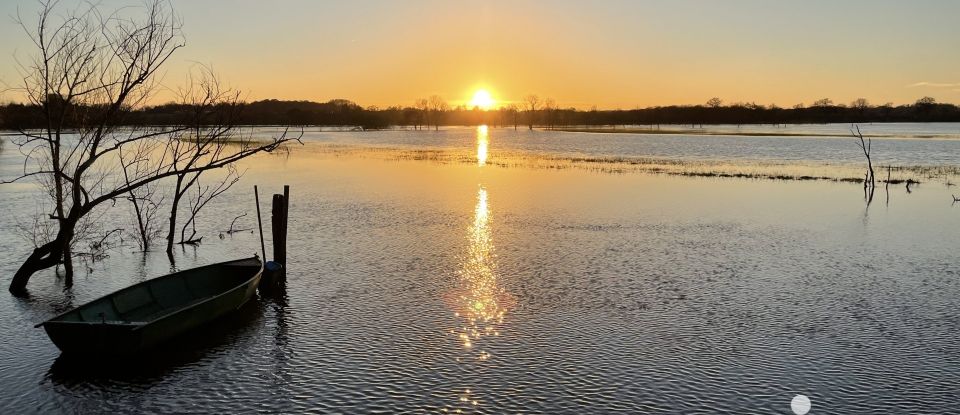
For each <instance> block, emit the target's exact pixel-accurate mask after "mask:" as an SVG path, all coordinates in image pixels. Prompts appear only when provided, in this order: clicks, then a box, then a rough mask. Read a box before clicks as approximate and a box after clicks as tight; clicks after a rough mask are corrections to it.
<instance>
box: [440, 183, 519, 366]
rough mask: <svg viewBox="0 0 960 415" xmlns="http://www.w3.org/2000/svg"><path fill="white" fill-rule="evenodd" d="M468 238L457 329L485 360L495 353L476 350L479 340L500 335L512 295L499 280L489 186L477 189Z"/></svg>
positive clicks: (461, 338)
mask: <svg viewBox="0 0 960 415" xmlns="http://www.w3.org/2000/svg"><path fill="white" fill-rule="evenodd" d="M468 239H469V242H470V244H469V248H468V250H467V254H466V255H465V256H464V257H463V260H462V261H461V264H460V270H459V273H458V274H459V277H460V283H461V291H460V293H459V295H458V297H457V302H456V306H455V307H456V312H455V313H454V314H455V316H456V317H459V318H460V319H461V320H462V321H463V323H464V324H463V326H462V327H461V328H460V329H459V330H457V336H458V338H459V340H460V342H461V343H462V344H463V347H464V349H466V350H471V351H474V352H475V356H474V358H476V360H479V361H484V360H488V359H490V358H491V355H490V353H488V352H487V351H484V350H474V347H475V346H476V344H475V343H476V342H477V341H478V340H479V339H480V338H482V337H483V336H499V335H500V329H499V326H500V324H502V323H503V318H504V315H505V314H506V312H507V309H508V307H509V303H510V296H509V294H507V292H506V291H505V290H504V289H503V288H502V287H500V285H499V284H498V275H497V270H496V254H495V253H494V245H493V240H492V238H491V219H490V209H489V206H488V202H487V190H486V189H484V188H482V187H481V188H480V189H479V190H478V191H477V203H476V207H475V208H474V216H473V223H472V224H471V225H470V227H469V229H468Z"/></svg>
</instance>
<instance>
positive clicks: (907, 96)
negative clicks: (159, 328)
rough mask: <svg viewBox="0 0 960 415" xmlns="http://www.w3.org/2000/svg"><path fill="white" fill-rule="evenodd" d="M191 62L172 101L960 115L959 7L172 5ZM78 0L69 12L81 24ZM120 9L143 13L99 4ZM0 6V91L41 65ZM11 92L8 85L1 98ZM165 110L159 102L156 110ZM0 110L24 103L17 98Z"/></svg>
mask: <svg viewBox="0 0 960 415" xmlns="http://www.w3.org/2000/svg"><path fill="white" fill-rule="evenodd" d="M171 2H172V4H173V6H174V8H175V9H176V12H177V13H178V14H179V15H180V17H181V18H182V20H183V25H184V26H183V32H184V36H185V38H186V47H185V48H183V49H181V50H180V51H178V52H177V54H176V55H175V56H174V58H173V59H172V60H171V61H170V62H169V64H168V65H167V66H166V68H165V71H164V77H163V85H165V86H167V87H169V88H175V87H176V86H177V85H178V84H179V83H181V81H182V80H183V79H184V74H185V73H186V72H187V71H188V70H189V68H191V67H195V66H196V65H197V64H204V65H209V66H211V67H212V68H213V69H214V71H215V72H216V73H218V74H219V75H220V76H221V77H222V79H223V80H225V81H226V82H227V83H228V84H229V85H231V86H232V87H235V88H237V89H239V90H241V91H243V93H244V96H245V97H246V99H247V100H257V99H267V98H276V99H291V100H293V99H296V100H312V101H326V100H329V99H334V98H345V99H350V100H352V101H355V102H357V103H358V104H360V105H363V106H370V105H376V106H380V107H385V106H391V105H411V104H412V103H413V102H414V100H416V99H417V98H422V97H427V96H430V95H440V96H442V97H444V98H445V99H447V100H448V101H449V102H451V103H452V104H454V105H456V104H459V103H463V102H464V101H467V100H469V99H470V96H472V95H473V94H474V92H475V91H476V90H477V89H480V88H484V89H487V90H488V91H490V93H491V94H492V95H493V98H494V99H495V100H497V101H498V102H499V103H505V102H517V101H520V100H521V99H522V97H523V96H524V95H527V94H531V93H532V94H537V95H540V96H541V97H551V98H553V99H554V100H555V101H556V103H557V104H558V105H559V106H562V107H576V108H590V107H591V106H596V107H597V108H601V109H604V108H609V109H612V108H636V107H647V106H657V105H674V104H677V105H689V104H702V103H704V102H706V101H707V100H708V99H710V98H711V97H720V98H721V99H723V100H724V102H726V103H733V102H755V103H758V104H764V105H767V104H771V103H775V104H778V105H780V106H784V107H789V106H793V105H794V104H797V103H805V104H807V105H809V104H810V103H812V102H813V101H815V100H817V99H820V98H830V99H832V100H833V101H834V102H837V103H849V102H850V101H853V100H854V99H856V98H861V97H863V98H867V99H868V100H869V101H870V102H871V103H874V104H883V103H887V102H892V103H894V104H904V103H912V102H914V101H915V100H916V99H918V98H920V97H922V96H932V97H934V98H936V99H937V101H939V102H952V103H960V25H958V24H956V17H957V16H960V1H947V0H943V1H935V0H926V1H924V0H916V1H909V2H907V1H885V0H870V1H857V0H846V1H835V0H833V1H820V0H805V1H780V0H726V1H706V0H704V1H693V0H670V1H667V0H663V1H644V0H632V1H612V0H611V1H604V0H591V1H546V0H543V1H535V0H513V1H499V0H491V1H433V0H405V1H399V0H397V1H372V0H352V1H313V0H274V1H254V0H202V1H197V0H171ZM79 3H80V0H62V1H61V6H62V7H64V8H65V9H69V8H71V7H73V6H74V5H76V4H79ZM99 3H100V4H101V7H102V8H103V9H106V10H110V9H113V8H116V7H122V6H124V5H129V4H140V3H137V2H136V1H131V0H100V1H99ZM18 8H19V10H20V14H21V15H22V16H24V17H26V18H29V16H32V14H33V12H34V11H35V10H36V9H37V5H36V2H35V1H33V0H4V1H3V2H2V4H0V82H3V83H4V84H6V85H9V86H16V85H17V83H18V82H19V76H18V75H17V71H16V60H15V56H16V57H18V58H19V59H21V60H23V59H24V58H25V57H28V56H30V55H31V54H32V53H33V52H34V51H33V49H32V48H31V45H30V43H29V42H28V39H27V38H26V36H25V35H24V34H23V31H22V29H21V28H20V27H19V26H17V24H16V23H15V20H14V16H16V14H17V10H18ZM0 85H3V84H0ZM165 97H167V95H165V94H163V93H161V94H158V96H157V98H156V99H157V100H164V99H166V98H165ZM0 100H2V101H10V100H17V97H16V93H15V91H11V90H6V91H3V92H0Z"/></svg>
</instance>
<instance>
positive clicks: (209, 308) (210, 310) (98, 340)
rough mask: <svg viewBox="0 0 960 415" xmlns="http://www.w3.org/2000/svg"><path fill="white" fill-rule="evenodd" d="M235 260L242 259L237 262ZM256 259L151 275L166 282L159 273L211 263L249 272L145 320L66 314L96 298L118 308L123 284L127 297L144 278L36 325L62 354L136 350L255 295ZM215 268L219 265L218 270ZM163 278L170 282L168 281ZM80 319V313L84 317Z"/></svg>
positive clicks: (185, 275) (219, 314)
mask: <svg viewBox="0 0 960 415" xmlns="http://www.w3.org/2000/svg"><path fill="white" fill-rule="evenodd" d="M235 264H241V265H240V266H237V265H235ZM256 264H257V267H258V269H257V270H251V269H250V266H252V265H253V263H252V261H251V260H241V261H232V262H227V263H221V264H215V265H213V266H208V267H201V268H198V269H195V270H188V271H185V272H183V273H178V274H182V275H179V276H178V274H171V275H168V276H164V277H160V278H157V279H155V280H154V281H158V282H160V283H165V282H163V281H161V279H163V278H172V277H174V276H175V277H178V278H190V277H191V275H190V274H191V273H194V274H196V273H197V272H198V270H199V272H202V271H203V269H204V268H210V267H216V266H221V267H223V266H226V267H227V268H226V269H227V272H229V271H230V270H231V268H233V269H234V270H235V271H237V272H249V273H252V276H250V277H249V278H243V279H242V280H241V282H240V283H239V284H237V285H235V286H231V287H229V289H226V290H224V291H222V292H219V293H216V294H215V295H208V296H202V297H199V298H192V299H186V300H183V301H186V303H185V304H184V305H183V306H182V307H179V308H174V309H160V310H159V311H156V312H154V314H159V315H158V316H155V318H152V319H150V320H148V321H121V320H120V318H121V317H120V316H122V314H120V316H117V317H114V318H113V319H111V320H107V319H106V318H105V317H103V313H98V314H97V315H99V316H101V318H102V320H101V321H72V320H75V319H77V318H71V316H79V315H82V314H83V311H84V308H85V307H86V308H88V309H89V308H92V307H94V306H91V305H92V304H95V303H97V302H100V303H105V302H107V301H109V303H110V305H112V306H113V310H118V309H119V310H122V309H123V307H122V306H123V305H124V304H123V302H122V301H118V298H122V297H120V296H122V295H125V293H124V292H125V291H128V290H133V291H132V292H131V293H130V294H126V296H127V297H130V296H132V295H136V294H137V293H136V290H137V289H138V288H137V287H138V286H141V285H143V284H147V283H149V282H145V283H141V284H137V285H136V286H134V287H130V288H127V289H125V290H121V291H118V292H117V293H113V294H110V295H108V296H107V297H104V298H101V299H98V300H95V301H93V302H91V303H88V304H85V305H83V306H80V307H78V308H77V309H74V310H71V311H70V312H67V313H64V314H62V315H61V316H58V317H55V318H53V319H51V320H48V321H46V322H44V323H41V325H42V326H43V328H44V330H46V332H47V335H48V336H49V337H50V339H51V340H52V341H53V343H54V344H55V345H56V346H57V347H58V348H59V349H60V351H61V352H63V353H65V354H81V355H82V354H89V355H128V354H137V353H140V352H143V351H146V350H149V349H151V348H154V347H156V346H158V345H160V344H163V343H165V342H166V341H168V340H171V339H173V338H176V337H177V336H180V335H182V334H184V333H186V332H188V331H190V330H192V329H196V328H198V327H201V326H204V325H206V324H208V323H211V322H213V321H214V320H216V319H218V318H221V317H223V316H225V315H227V314H229V313H231V312H233V311H235V310H237V309H238V308H240V307H241V306H243V305H244V304H245V303H246V302H247V301H249V300H250V299H251V298H252V297H253V296H254V295H255V293H256V290H257V286H258V285H259V283H260V279H261V277H262V274H263V268H262V266H261V265H260V264H259V261H257V262H256ZM210 269H213V268H210ZM218 272H224V271H222V270H218ZM188 282H189V281H188ZM153 284H154V285H155V286H158V283H157V282H153ZM166 284H167V285H170V283H166ZM152 288H154V287H150V286H147V288H146V292H147V293H149V294H150V296H154V295H155V294H154V291H159V290H153V289H152ZM141 290H143V289H141ZM158 297H159V295H158ZM158 302H163V301H158ZM101 307H102V306H101ZM141 308H142V307H141ZM93 311H97V310H93ZM71 313H72V314H71ZM89 313H91V311H88V314H89ZM108 313H109V310H108ZM128 314H130V313H128ZM79 319H83V317H80V318H79ZM87 320H89V318H87Z"/></svg>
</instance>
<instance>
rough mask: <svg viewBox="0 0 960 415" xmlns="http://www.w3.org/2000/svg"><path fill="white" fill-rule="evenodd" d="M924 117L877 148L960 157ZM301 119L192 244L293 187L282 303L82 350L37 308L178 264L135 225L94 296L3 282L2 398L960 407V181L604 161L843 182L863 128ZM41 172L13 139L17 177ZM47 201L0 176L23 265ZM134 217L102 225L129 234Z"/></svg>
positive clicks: (41, 405)
mask: <svg viewBox="0 0 960 415" xmlns="http://www.w3.org/2000/svg"><path fill="white" fill-rule="evenodd" d="M875 128H878V129H879V128H883V126H877V127H875ZM889 128H890V129H891V131H893V132H892V133H891V135H894V136H895V135H896V134H898V133H897V132H896V131H899V130H897V129H900V130H903V129H905V128H906V127H903V126H893V127H889ZM937 128H941V127H937ZM951 128H953V129H956V127H955V126H951V125H944V126H942V128H941V129H942V130H943V131H946V132H944V134H950V133H949V130H950V129H951ZM906 129H907V130H909V128H906ZM916 131H920V130H916ZM270 132H271V131H267V130H258V131H257V133H258V134H269V133H270ZM925 134H927V133H926V132H922V131H921V132H917V133H915V134H913V135H912V136H910V137H909V138H896V137H884V138H881V139H878V140H877V141H875V147H874V151H875V152H876V154H877V156H876V157H878V158H881V159H882V160H884V161H883V162H884V163H887V162H889V163H892V164H894V165H898V166H928V167H931V166H932V167H936V168H938V169H940V170H942V171H951V169H956V168H958V167H960V151H958V150H960V149H958V148H957V145H958V141H955V140H953V139H951V138H942V137H941V138H933V139H931V138H923V137H918V136H919V135H925ZM305 138H306V139H305V140H304V145H303V146H292V147H291V148H290V151H289V152H281V153H278V154H273V155H267V156H262V157H258V158H256V159H254V160H251V161H248V162H246V163H244V167H245V168H246V169H247V172H246V174H245V176H244V177H243V179H242V182H241V183H240V184H238V185H237V187H235V188H234V189H233V190H231V192H230V193H228V194H226V195H224V196H223V197H221V198H220V199H218V200H216V201H215V202H212V203H213V204H212V205H211V206H210V207H209V208H208V209H209V210H208V211H207V212H206V214H205V215H204V216H203V218H202V221H201V223H200V226H199V228H200V229H199V230H200V232H201V234H202V235H203V236H204V239H203V244H202V245H200V246H199V247H196V248H186V249H183V250H178V252H177V255H176V260H177V262H176V267H177V268H190V267H193V266H197V265H202V264H208V263H212V262H219V261H221V260H224V259H228V258H238V257H244V256H248V255H253V254H254V253H256V252H258V251H259V242H258V240H257V238H256V236H255V235H254V234H252V233H248V232H243V233H239V234H235V235H234V236H232V237H231V236H224V238H222V239H221V238H219V237H218V234H219V233H220V232H221V231H222V230H225V229H227V228H228V227H229V224H230V221H231V220H232V219H233V218H234V217H236V216H237V215H241V214H243V213H248V215H247V216H245V217H243V218H241V219H240V220H239V221H238V223H239V224H240V225H241V226H243V227H245V228H255V226H256V222H255V221H254V219H253V215H254V214H255V207H254V205H253V195H252V189H251V187H252V185H254V184H257V185H259V186H260V188H261V192H266V193H273V192H280V191H281V190H282V185H284V184H289V185H290V186H291V206H290V212H291V213H290V214H291V217H290V234H289V254H288V256H289V264H288V267H289V274H288V281H287V287H286V293H285V295H281V296H279V297H273V298H258V299H257V300H256V301H254V302H252V303H250V304H248V306H246V307H244V308H243V309H241V310H239V311H238V313H236V314H235V315H233V316H231V317H229V318H227V319H224V320H220V321H218V322H217V323H216V324H214V325H213V327H210V328H208V329H206V330H204V331H203V332H202V333H193V334H192V335H191V336H188V337H187V338H182V339H178V340H176V341H174V342H173V343H171V344H170V345H168V346H167V347H166V348H165V350H164V351H163V352H162V353H157V354H154V355H151V356H149V357H144V358H143V359H142V360H140V361H136V362H125V363H123V364H119V365H118V364H108V363H107V362H105V361H103V360H102V359H100V358H98V359H67V358H66V357H62V356H60V355H59V352H58V350H57V349H56V348H55V347H54V346H53V344H52V343H50V342H49V340H48V339H47V337H46V335H45V334H44V332H43V330H42V329H34V328H33V325H34V324H36V323H38V322H40V321H43V320H44V319H46V318H49V317H51V316H52V315H54V314H56V313H58V312H60V311H63V310H65V309H68V308H69V307H72V306H76V305H79V304H83V303H84V302H86V301H88V300H91V299H94V298H96V297H98V296H101V295H103V294H105V293H108V292H111V291H113V290H116V289H118V288H121V287H124V286H127V285H130V284H132V283H136V282H138V281H142V280H143V279H145V278H151V277H154V276H158V275H162V274H164V273H166V272H168V271H169V270H170V269H171V265H170V263H169V262H168V261H167V259H166V256H165V255H164V254H163V253H162V252H158V253H147V254H143V253H138V252H136V247H135V246H131V245H132V244H131V243H130V241H127V242H126V244H125V245H124V246H121V247H119V248H116V249H114V250H113V251H111V253H110V256H109V257H108V258H106V259H104V260H102V261H98V262H93V263H89V264H87V263H84V264H83V265H82V266H79V267H78V268H80V273H79V275H78V277H77V280H76V284H75V286H74V287H73V288H70V289H65V288H64V287H63V284H62V282H61V281H60V280H59V279H58V278H57V277H56V276H55V275H54V273H53V272H52V271H51V272H43V273H39V274H37V275H36V276H34V278H33V280H32V281H31V284H30V292H31V297H30V298H29V299H25V300H24V299H16V298H14V297H11V296H9V295H0V331H2V333H3V334H4V336H3V340H2V341H0V385H2V388H0V408H2V409H0V412H2V413H23V412H71V413H72V412H121V413H129V412H214V413H224V412H244V413H246V412H251V411H267V412H287V413H289V412H300V411H305V412H307V411H309V412H319V413H331V412H333V413H336V412H339V413H369V412H388V413H457V412H462V413H517V412H524V413H575V414H579V413H603V412H615V411H620V412H626V413H717V412H733V413H791V411H790V402H791V399H793V397H794V396H796V395H798V394H803V395H806V396H808V397H809V398H810V400H811V402H812V407H813V410H812V412H811V413H943V412H953V411H956V391H957V389H958V385H960V354H958V353H956V350H955V347H956V344H958V342H960V315H958V311H957V310H958V309H960V249H958V248H960V232H958V230H960V204H957V205H954V204H952V203H951V202H952V198H951V193H953V194H960V191H958V190H956V189H957V187H955V186H950V184H952V181H953V180H955V178H953V176H949V175H946V176H931V177H926V176H925V177H918V178H919V179H923V180H921V183H920V184H919V185H913V186H912V187H910V188H909V189H908V188H907V187H906V186H904V185H903V184H898V185H891V186H890V187H889V188H886V187H884V186H882V185H881V186H879V187H878V188H877V190H876V194H875V197H874V199H873V201H872V203H871V204H869V205H867V203H865V201H864V197H863V189H862V185H860V184H857V183H846V182H834V181H827V180H821V181H789V180H755V179H733V178H716V177H709V178H708V177H684V176H680V175H674V174H653V173H650V172H645V171H636V170H630V169H623V168H618V167H616V168H615V167H611V168H604V166H608V165H609V166H618V165H621V164H624V163H625V161H624V158H630V157H637V158H653V159H669V160H672V161H673V162H675V163H678V164H679V165H681V169H683V168H685V167H683V166H685V165H686V164H685V163H687V162H690V163H692V164H694V165H696V166H698V167H697V168H702V167H703V163H702V162H703V160H710V161H711V162H715V163H716V164H717V165H723V166H725V167H724V168H736V166H743V165H746V166H750V167H749V168H750V169H757V168H770V167H769V165H771V164H772V165H775V166H778V167H776V168H789V169H790V170H791V171H806V170H816V171H837V172H839V173H837V174H836V175H837V176H838V177H839V176H844V175H846V174H847V172H848V171H855V169H857V168H860V169H862V166H860V164H861V161H860V159H859V158H858V157H857V152H858V151H859V149H857V148H856V146H854V144H853V142H852V141H851V140H850V139H848V138H836V137H835V138H830V137H819V136H818V137H799V138H798V137H757V136H748V137H747V136H729V137H728V136H699V137H695V136H683V135H653V136H651V135H627V134H579V133H560V132H548V131H534V132H525V131H517V132H514V131H513V130H512V129H498V128H456V129H447V130H441V131H440V132H433V131H421V132H413V131H388V132H355V133H351V132H317V131H314V132H308V133H307V135H306V137H305ZM779 143H785V144H784V145H785V146H787V147H786V149H787V150H788V151H786V153H789V154H784V155H783V156H782V157H779V158H778V157H777V156H776V154H775V153H776V151H775V148H776V147H777V146H778V145H779ZM657 149H659V150H657ZM892 149H897V151H895V152H894V151H892ZM585 158H589V160H588V161H584V159H585ZM544 160H548V162H544ZM627 162H629V160H627ZM21 163H22V159H21V158H20V156H19V153H17V152H16V151H15V149H14V148H12V146H11V144H10V143H9V142H8V143H6V146H5V148H4V150H3V152H2V153H0V174H2V175H3V177H10V175H12V174H15V172H16V171H17V169H20V168H22V164H21ZM626 164H629V163H626ZM758 165H759V166H761V167H757V166H758ZM598 166H599V167H598ZM730 166H733V167H730ZM784 166H786V167H784ZM924 172H927V171H926V170H924V171H921V170H915V171H908V172H906V173H904V174H917V175H923V174H924ZM828 175H829V174H828ZM878 176H879V174H878ZM261 196H262V195H261ZM35 206H36V195H35V189H33V188H32V187H31V186H29V185H16V186H10V185H4V186H0V210H2V211H3V212H5V213H4V214H3V215H0V275H5V276H8V277H7V279H4V280H3V282H4V283H7V282H8V281H9V279H8V278H9V276H10V275H12V273H13V271H14V270H15V269H16V267H17V265H19V261H22V259H23V258H24V257H25V256H26V254H27V253H28V250H27V248H26V246H25V245H24V241H23V239H22V238H21V237H20V231H19V230H18V229H19V227H18V224H22V223H23V222H24V221H25V220H27V219H28V218H29V216H30V215H31V214H32V213H34V211H35V210H36V209H35ZM111 212H112V213H109V214H108V215H106V216H104V218H103V219H102V221H101V222H103V223H106V224H109V225H108V226H111V227H113V226H114V225H116V226H129V224H130V222H131V218H130V217H128V216H126V212H125V211H124V210H122V209H117V210H116V211H111ZM268 235H269V232H268ZM269 242H270V241H269V240H268V241H267V243H268V250H269Z"/></svg>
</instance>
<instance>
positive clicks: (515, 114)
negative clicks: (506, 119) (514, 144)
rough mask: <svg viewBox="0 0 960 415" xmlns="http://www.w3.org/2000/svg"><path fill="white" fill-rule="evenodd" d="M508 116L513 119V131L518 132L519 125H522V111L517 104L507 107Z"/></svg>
mask: <svg viewBox="0 0 960 415" xmlns="http://www.w3.org/2000/svg"><path fill="white" fill-rule="evenodd" d="M506 111H507V114H509V115H510V117H511V118H512V119H513V120H512V121H513V129H514V131H516V129H517V124H519V123H520V109H519V108H517V104H509V105H507V106H506Z"/></svg>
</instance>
